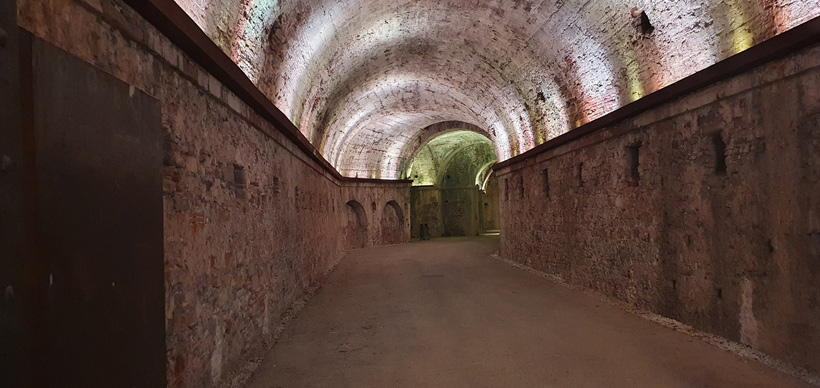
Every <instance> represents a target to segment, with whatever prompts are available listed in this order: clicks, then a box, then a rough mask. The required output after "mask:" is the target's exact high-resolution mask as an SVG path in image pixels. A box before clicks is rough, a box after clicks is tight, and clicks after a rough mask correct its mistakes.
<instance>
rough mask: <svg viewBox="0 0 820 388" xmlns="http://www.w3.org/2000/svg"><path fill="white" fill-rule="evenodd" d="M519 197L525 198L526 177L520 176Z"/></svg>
mask: <svg viewBox="0 0 820 388" xmlns="http://www.w3.org/2000/svg"><path fill="white" fill-rule="evenodd" d="M518 198H524V177H523V176H522V175H519V176H518Z"/></svg>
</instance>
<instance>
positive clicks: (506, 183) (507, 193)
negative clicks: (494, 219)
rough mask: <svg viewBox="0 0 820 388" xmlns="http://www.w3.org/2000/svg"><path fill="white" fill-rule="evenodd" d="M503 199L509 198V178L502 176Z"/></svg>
mask: <svg viewBox="0 0 820 388" xmlns="http://www.w3.org/2000/svg"><path fill="white" fill-rule="evenodd" d="M504 200H505V201H509V200H510V180H509V179H508V178H504Z"/></svg>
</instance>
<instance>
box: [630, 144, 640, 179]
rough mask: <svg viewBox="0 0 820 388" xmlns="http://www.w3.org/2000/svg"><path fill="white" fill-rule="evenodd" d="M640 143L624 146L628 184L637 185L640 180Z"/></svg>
mask: <svg viewBox="0 0 820 388" xmlns="http://www.w3.org/2000/svg"><path fill="white" fill-rule="evenodd" d="M640 165H641V143H636V144H633V145H631V146H628V147H626V168H627V174H628V177H629V185H630V186H637V185H638V182H640V180H641V171H640Z"/></svg>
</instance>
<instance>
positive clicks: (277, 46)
mask: <svg viewBox="0 0 820 388" xmlns="http://www.w3.org/2000/svg"><path fill="white" fill-rule="evenodd" d="M177 2H178V3H179V4H180V5H181V6H182V7H183V8H184V9H186V10H187V11H188V12H189V14H191V15H192V17H193V18H194V19H195V20H197V21H198V22H199V24H200V26H202V28H203V29H204V30H205V31H206V32H207V33H208V34H209V36H211V37H212V38H213V39H214V41H216V42H217V43H218V44H219V45H220V46H221V47H222V48H223V50H225V52H226V53H229V54H230V55H231V56H232V57H233V58H234V60H235V61H237V63H239V64H240V65H241V66H243V69H245V71H246V72H247V73H248V74H249V76H250V77H251V79H253V80H255V81H256V83H257V84H258V85H259V87H260V89H262V90H263V91H264V92H265V93H266V94H267V95H268V96H270V98H271V100H272V101H274V102H275V103H276V105H277V106H279V107H280V108H281V109H282V110H283V112H284V113H285V114H286V115H288V117H290V118H291V120H292V121H293V122H294V123H295V124H296V125H297V126H298V127H299V128H300V129H301V130H302V132H303V133H304V134H305V135H306V136H307V137H308V138H309V139H311V141H313V143H314V144H316V145H317V148H319V149H320V151H321V152H322V153H323V155H325V156H326V157H327V158H328V160H329V161H330V162H331V163H333V164H334V165H335V166H337V167H339V168H341V170H342V172H343V173H344V174H347V175H349V176H356V175H358V176H360V177H374V176H375V177H385V178H389V177H398V176H399V174H400V173H401V169H400V168H398V167H397V166H396V164H392V165H391V164H383V163H381V162H382V161H384V160H385V159H387V160H393V159H395V158H396V157H397V156H398V155H400V154H401V153H402V151H401V150H402V149H403V148H406V147H410V148H413V147H414V146H415V140H416V138H417V135H418V134H419V132H420V131H421V130H422V129H423V128H425V127H426V126H428V125H430V124H433V123H437V122H440V121H447V120H461V121H465V122H469V123H473V124H475V125H478V126H479V127H481V128H483V129H485V130H486V131H487V132H488V133H489V134H490V137H491V139H492V140H493V141H494V143H495V145H496V148H497V151H498V156H499V159H500V160H505V159H507V158H509V157H510V156H513V155H516V154H518V153H520V152H524V151H526V150H528V149H530V148H532V147H533V146H535V145H538V144H540V143H542V142H544V141H545V140H548V139H550V138H553V137H555V136H556V135H559V134H561V133H564V132H566V131H567V130H569V129H570V128H575V127H576V126H578V125H579V124H583V123H585V122H588V121H590V120H592V119H595V118H597V117H600V116H602V115H604V114H606V113H609V112H611V111H613V110H615V109H617V108H619V107H621V106H623V105H626V104H628V103H630V102H632V101H634V100H635V99H636V98H639V97H642V96H643V95H646V94H647V93H651V92H653V91H655V90H658V89H660V88H662V87H664V86H667V85H669V84H671V83H673V82H675V81H677V80H680V79H682V78H683V77H685V76H687V75H690V74H692V73H694V72H696V71H698V70H701V69H704V68H706V67H707V66H710V65H712V64H714V63H716V62H718V61H720V60H722V59H725V58H727V57H729V56H731V55H734V54H736V53H738V52H740V51H742V50H745V49H747V48H748V47H750V46H752V45H754V44H757V43H760V42H762V41H764V40H766V39H768V38H771V37H772V36H774V35H776V34H779V33H782V32H783V31H785V30H788V29H790V28H792V27H794V26H796V25H799V24H800V23H802V22H805V21H806V20H809V19H810V18H812V17H816V16H820V0H763V1H761V0H720V1H719V0H665V1H646V0H641V1H627V0H605V1H604V0H593V1H590V0H561V1H534V0H533V1H522V0H496V1H464V0H395V1H379V0H345V1H339V0H282V1H262V0H256V1H252V0H177ZM633 7H637V8H639V9H641V10H644V11H645V12H646V15H647V16H648V18H649V20H650V22H651V23H652V25H653V26H654V31H653V32H652V33H651V34H648V35H642V34H641V33H639V32H638V31H639V28H636V27H637V26H636V24H635V19H634V18H633V15H632V9H633ZM638 16H639V14H638Z"/></svg>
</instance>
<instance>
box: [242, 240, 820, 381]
mask: <svg viewBox="0 0 820 388" xmlns="http://www.w3.org/2000/svg"><path fill="white" fill-rule="evenodd" d="M497 249H498V237H495V236H493V237H490V236H485V237H476V238H448V239H436V240H432V241H423V242H414V243H410V244H404V245H395V246H389V247H379V248H372V249H366V250H359V251H354V252H352V253H350V254H348V255H347V256H346V257H345V258H344V259H343V260H342V262H341V263H340V264H339V266H338V268H337V269H336V271H335V272H333V273H332V274H331V275H330V277H329V278H328V280H327V282H326V283H325V284H324V286H323V288H322V289H321V290H320V291H319V292H318V294H317V295H315V296H314V297H313V299H311V300H310V302H309V303H308V305H307V306H305V308H304V310H302V312H301V314H300V315H299V316H298V317H297V318H296V319H294V320H293V321H292V322H291V323H290V325H289V326H288V327H287V328H286V329H285V331H284V333H283V334H282V337H281V339H280V341H279V343H278V344H277V345H276V346H275V347H274V348H273V350H272V351H271V353H270V354H269V355H268V356H267V357H266V358H265V360H264V361H262V363H261V364H260V366H259V368H258V369H257V371H256V373H255V374H254V375H253V376H252V377H251V379H250V381H249V383H248V387H249V388H272V387H287V388H292V387H561V388H564V387H596V388H597V387H653V388H656V387H778V388H780V387H784V388H785V387H812V386H811V385H809V384H807V383H804V382H802V381H800V380H797V379H794V378H791V377H788V376H786V375H784V374H781V373H780V372H777V371H775V370H772V369H769V368H768V367H766V366H764V365H762V364H759V363H757V362H754V361H749V360H746V359H743V358H740V357H739V356H736V355H734V354H732V353H729V352H726V351H724V350H721V349H719V348H717V347H715V346H712V345H710V344H707V343H705V342H702V341H699V340H697V339H695V338H692V337H690V336H687V335H685V334H682V333H679V332H676V331H674V330H671V329H668V328H665V327H663V326H660V325H658V324H656V323H653V322H650V321H647V320H644V319H642V318H640V317H638V316H636V315H634V314H630V313H628V312H625V311H623V310H620V309H618V308H616V307H614V306H611V305H609V304H606V303H603V302H600V301H599V300H597V299H595V298H593V297H590V296H587V295H584V294H583V293H581V292H578V291H574V290H570V289H567V288H565V287H562V286H559V285H556V284H554V283H552V282H550V281H548V280H546V279H543V278H541V277H538V276H536V275H533V274H530V273H527V272H525V271H522V270H520V269H517V268H514V267H512V266H510V265H508V264H506V263H504V262H502V261H499V260H496V259H493V258H491V257H490V254H492V253H493V252H495V251H497Z"/></svg>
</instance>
